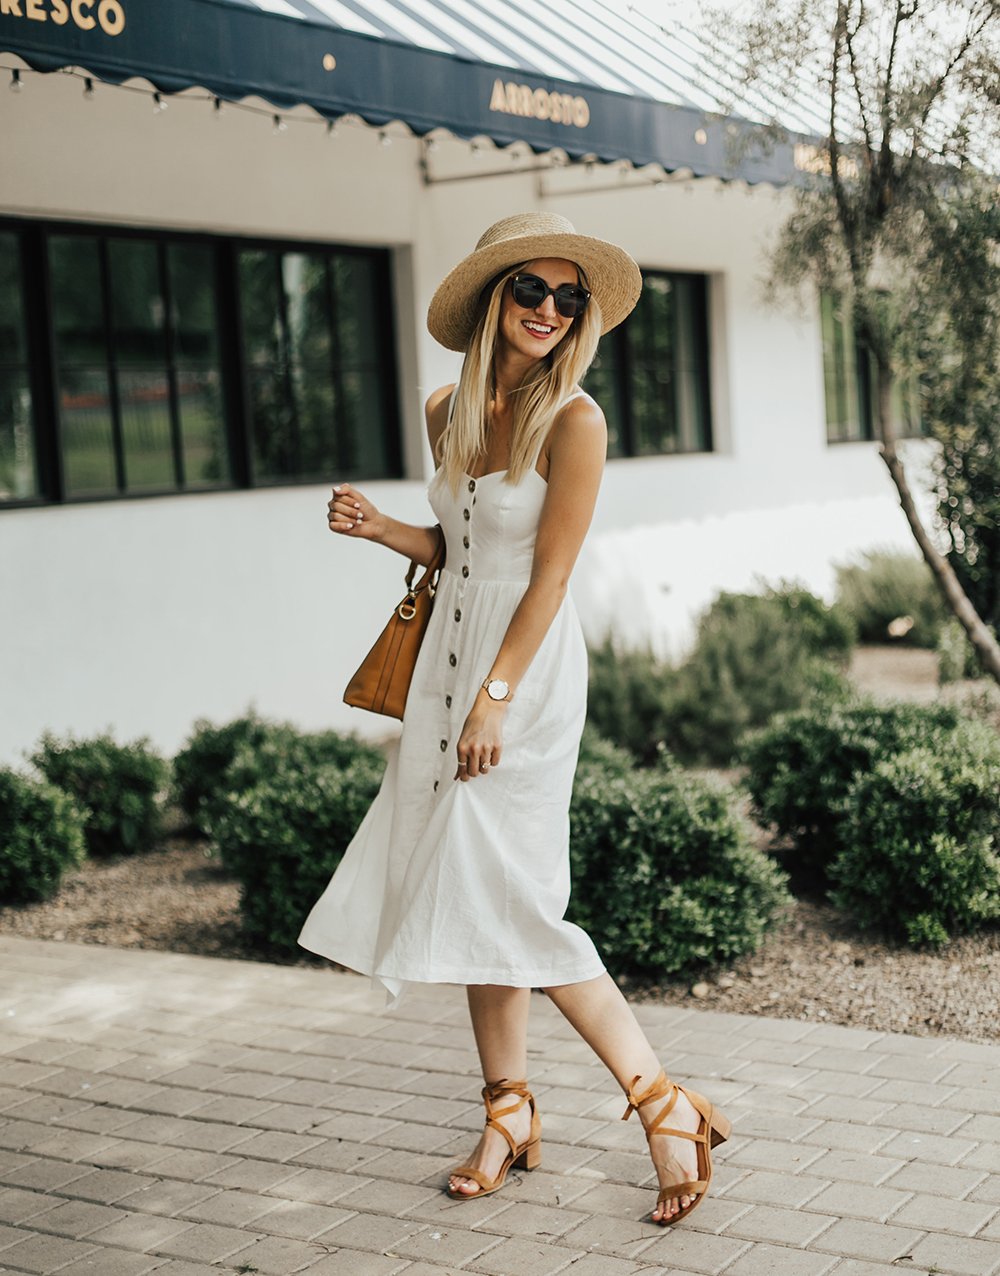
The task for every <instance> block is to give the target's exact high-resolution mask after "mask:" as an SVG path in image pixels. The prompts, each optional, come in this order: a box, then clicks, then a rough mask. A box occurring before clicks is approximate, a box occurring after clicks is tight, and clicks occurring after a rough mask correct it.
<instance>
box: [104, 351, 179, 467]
mask: <svg viewBox="0 0 1000 1276" xmlns="http://www.w3.org/2000/svg"><path fill="white" fill-rule="evenodd" d="M118 401H119V404H120V406H121V423H122V449H123V451H124V454H125V488H126V490H127V491H129V492H148V491H162V490H163V489H164V488H172V487H176V485H177V481H176V477H175V473H174V452H173V446H172V443H171V438H170V385H169V382H168V380H167V374H166V371H165V370H163V371H161V370H160V369H158V368H157V369H154V370H151V371H144V372H139V371H125V372H119V373H118Z"/></svg>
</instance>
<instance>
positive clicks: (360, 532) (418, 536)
mask: <svg viewBox="0 0 1000 1276" xmlns="http://www.w3.org/2000/svg"><path fill="white" fill-rule="evenodd" d="M451 391H452V387H451V386H450V385H449V386H443V387H442V388H441V389H440V390H435V391H434V393H433V394H432V395H431V397H430V398H429V399H428V400H427V408H426V415H427V435H428V438H429V439H430V444H431V450H432V451H433V450H434V449H435V448H436V446H437V441H438V439H439V438H440V437H441V433H442V431H443V430H444V428H445V426H446V425H447V424H448V401H449V399H450V397H451ZM327 508H328V509H329V511H330V513H329V518H328V521H329V525H330V531H331V532H337V533H338V534H341V535H350V537H351V538H352V540H367V541H374V542H375V543H376V544H378V545H385V546H386V547H387V548H389V549H392V550H395V551H396V553H397V554H402V555H403V557H404V558H411V559H414V560H415V561H416V562H418V563H419V564H420V566H421V567H427V566H428V565H429V564H430V563H431V561H432V560H433V558H434V555H435V554H436V553H437V549H438V545H439V543H440V536H441V533H440V532H439V531H438V530H437V528H436V527H414V526H413V524H412V523H402V522H400V521H399V519H396V518H390V517H389V515H388V514H383V513H382V512H381V511H380V510H377V509H376V508H375V506H374V505H373V504H372V503H371V501H369V500H368V499H367V497H365V496H363V495H362V493H361V492H359V491H358V490H357V488H355V487H352V486H351V484H350V483H341V484H340V486H339V487H335V488H334V489H333V499H332V500H331V501H330V502H329V503H328V506H327Z"/></svg>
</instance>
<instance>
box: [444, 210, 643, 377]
mask: <svg viewBox="0 0 1000 1276" xmlns="http://www.w3.org/2000/svg"><path fill="white" fill-rule="evenodd" d="M540 257H561V258H563V259H565V260H566V261H571V262H573V263H574V264H576V265H577V266H579V267H580V269H581V270H582V271H583V272H584V274H585V275H586V277H587V287H588V288H589V289H590V291H591V293H592V294H593V296H594V299H595V300H596V302H597V304H598V305H599V306H600V308H601V319H602V326H601V333H602V335H603V334H604V333H605V332H610V331H611V329H612V328H616V327H617V326H618V325H619V324H620V323H621V321H622V320H623V319H625V318H626V317H627V316H628V314H629V313H630V312H631V310H632V309H633V307H634V306H635V303H636V302H637V301H638V300H639V294H640V292H641V291H642V275H641V273H640V271H639V267H638V266H637V265H636V264H635V262H634V261H633V260H632V258H631V257H630V256H629V255H628V253H627V252H626V251H625V249H624V248H619V247H618V245H617V244H612V243H609V242H608V241H607V240H606V239H595V238H593V237H592V236H590V235H576V234H568V233H566V232H556V233H549V234H541V235H539V234H535V235H517V236H513V237H511V238H508V239H504V240H502V241H501V242H500V243H496V244H491V245H489V247H487V248H481V249H477V250H476V252H474V253H470V254H469V256H468V257H466V258H465V259H464V260H463V261H460V262H459V263H458V265H457V266H456V267H455V268H454V270H452V271H449V273H448V274H447V275H446V276H445V278H444V279H443V280H442V282H441V284H440V285H439V286H438V289H437V291H436V292H435V293H434V296H433V298H432V299H431V304H430V307H429V309H428V311H427V328H428V330H429V331H430V334H431V336H432V337H433V338H434V340H435V341H439V342H440V343H441V345H443V346H444V347H445V348H446V349H448V350H458V351H460V352H462V353H463V354H464V353H465V351H466V350H467V349H468V345H469V341H470V339H471V337H472V333H473V331H474V330H475V326H476V320H477V318H478V316H479V298H480V296H481V294H482V291H483V289H484V288H485V287H486V285H487V284H488V283H489V282H490V280H491V279H493V278H495V276H496V275H498V274H500V273H501V272H502V271H504V270H508V269H509V268H510V267H511V266H516V265H518V263H520V262H525V261H536V260H538V258H540Z"/></svg>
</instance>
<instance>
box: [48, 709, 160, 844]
mask: <svg viewBox="0 0 1000 1276" xmlns="http://www.w3.org/2000/svg"><path fill="white" fill-rule="evenodd" d="M31 761H32V762H33V763H34V764H35V766H36V767H38V769H39V771H41V773H42V774H43V775H44V776H45V778H46V779H47V780H49V781H50V782H51V783H52V784H55V785H57V786H58V787H59V788H60V789H63V790H64V792H66V793H68V794H69V795H70V796H71V797H72V798H74V799H75V801H76V802H77V805H78V806H80V807H81V809H83V810H84V811H85V812H86V838H87V850H88V851H89V853H90V854H91V855H129V854H132V852H134V851H139V850H144V849H145V848H146V847H148V846H150V845H151V843H152V842H153V841H154V840H155V838H156V836H157V834H158V832H159V830H160V819H161V813H162V806H161V795H162V790H163V788H164V786H165V784H166V782H167V776H168V767H167V764H166V762H164V760H163V759H162V758H161V757H160V756H159V754H158V753H156V752H155V751H154V750H153V749H152V748H151V747H150V743H149V740H148V739H147V738H146V737H143V738H142V739H141V740H134V741H133V742H132V743H131V744H116V743H115V741H114V740H113V739H112V737H111V735H110V734H105V735H100V736H95V737H94V739H92V740H75V739H74V738H73V737H72V736H70V737H68V738H67V739H66V740H59V739H57V738H56V737H55V736H53V735H52V734H51V733H50V732H46V733H45V734H44V735H43V736H42V739H41V741H40V743H39V746H38V748H37V749H36V750H35V752H34V753H33V754H32V755H31Z"/></svg>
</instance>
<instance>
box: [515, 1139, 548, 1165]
mask: <svg viewBox="0 0 1000 1276" xmlns="http://www.w3.org/2000/svg"><path fill="white" fill-rule="evenodd" d="M541 1163H542V1141H541V1139H539V1140H538V1141H537V1142H536V1143H529V1144H528V1146H527V1147H526V1148H525V1149H524V1151H523V1152H522V1153H521V1155H520V1156H519V1157H517V1159H516V1160H515V1161H514V1168H515V1169H517V1170H537V1169H538V1167H539V1166H540V1165H541Z"/></svg>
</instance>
